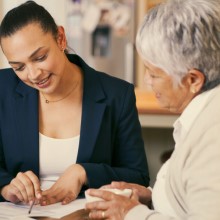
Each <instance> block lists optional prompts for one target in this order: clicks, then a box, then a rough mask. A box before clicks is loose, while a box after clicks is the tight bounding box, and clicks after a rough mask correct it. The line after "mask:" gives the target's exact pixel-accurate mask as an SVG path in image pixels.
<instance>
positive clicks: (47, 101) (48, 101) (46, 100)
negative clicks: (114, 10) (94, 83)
mask: <svg viewBox="0 0 220 220" xmlns="http://www.w3.org/2000/svg"><path fill="white" fill-rule="evenodd" d="M78 84H79V81H78V82H77V83H76V84H75V85H74V86H73V88H72V89H71V90H70V92H69V93H67V94H66V95H65V96H64V97H63V98H61V99H58V100H48V99H47V98H46V97H45V96H44V94H43V92H41V94H42V95H43V97H44V99H45V103H47V104H49V103H50V102H59V101H61V100H63V99H65V98H67V97H68V96H70V94H71V93H72V92H73V91H74V90H75V89H76V87H77V86H78Z"/></svg>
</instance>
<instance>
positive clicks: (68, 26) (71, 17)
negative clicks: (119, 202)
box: [0, 0, 178, 185]
mask: <svg viewBox="0 0 220 220" xmlns="http://www.w3.org/2000/svg"><path fill="white" fill-rule="evenodd" d="M35 1H36V2H37V3H39V4H41V5H43V6H44V7H45V8H46V9H47V10H48V11H49V12H50V13H51V14H52V16H53V17H54V18H55V21H56V23H57V25H62V26H64V28H65V30H66V34H67V40H68V46H69V51H70V53H73V52H74V53H76V54H78V55H80V56H81V57H82V58H83V59H85V61H86V62H87V63H88V64H89V65H91V66H92V67H93V68H95V69H97V70H100V71H104V72H106V73H108V74H111V75H113V76H116V77H118V78H121V79H124V80H126V81H128V82H131V83H133V84H134V85H135V88H136V89H135V92H136V99H137V108H138V112H139V119H140V123H141V126H142V133H143V138H144V143H145V150H146V155H147V158H148V163H149V169H150V175H151V185H153V183H154V181H155V179H156V173H157V171H158V170H159V168H160V166H161V165H162V163H163V162H164V161H165V160H166V158H168V157H169V152H170V151H172V149H173V147H174V141H173V137H172V131H173V126H172V124H173V122H174V121H175V120H176V118H177V117H178V116H177V115H173V114H171V113H169V112H167V111H166V110H164V109H161V108H160V107H159V105H158V103H157V101H156V100H155V98H154V95H153V94H152V92H151V90H150V88H148V87H147V85H145V84H144V80H143V79H144V71H145V70H144V65H143V63H142V61H141V60H140V59H139V57H138V55H137V52H136V49H135V35H136V32H137V29H138V27H139V24H140V22H141V21H142V20H143V18H144V14H145V13H146V11H147V10H149V9H150V8H151V7H154V6H155V5H156V4H158V3H160V2H161V1H162V0H62V1H61V0H46V1H45V0H35ZM23 2H25V0H0V21H1V20H2V18H3V16H4V15H5V14H6V12H7V11H8V10H10V9H11V8H13V7H15V6H17V5H19V4H21V3H23ZM7 67H9V65H8V63H7V61H6V59H5V57H4V55H3V53H2V51H0V68H7Z"/></svg>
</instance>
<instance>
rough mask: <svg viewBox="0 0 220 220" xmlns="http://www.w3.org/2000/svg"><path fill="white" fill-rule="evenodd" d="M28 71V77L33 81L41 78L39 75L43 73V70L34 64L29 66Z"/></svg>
mask: <svg viewBox="0 0 220 220" xmlns="http://www.w3.org/2000/svg"><path fill="white" fill-rule="evenodd" d="M27 71H28V72H27V75H28V78H29V79H30V80H31V81H35V80H37V79H38V78H39V75H40V74H41V70H40V69H39V68H37V67H35V66H33V65H31V66H28V68H27Z"/></svg>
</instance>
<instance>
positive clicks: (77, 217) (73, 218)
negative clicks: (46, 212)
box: [36, 209, 89, 220]
mask: <svg viewBox="0 0 220 220" xmlns="http://www.w3.org/2000/svg"><path fill="white" fill-rule="evenodd" d="M36 219H38V220H57V219H56V218H49V217H45V218H42V217H38V218H36ZM60 219H61V220H89V212H88V211H86V210H85V209H80V210H77V211H75V212H73V213H71V214H69V215H66V216H64V217H62V218H60Z"/></svg>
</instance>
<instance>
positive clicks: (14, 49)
mask: <svg viewBox="0 0 220 220" xmlns="http://www.w3.org/2000/svg"><path fill="white" fill-rule="evenodd" d="M58 32H59V33H58V38H57V40H56V39H54V37H53V35H52V34H51V33H50V32H48V33H44V32H43V30H42V28H41V26H40V25H38V24H37V23H30V24H28V25H27V26H25V27H23V28H21V29H20V30H18V31H16V32H15V33H14V34H12V35H11V36H9V37H5V38H2V40H1V46H2V50H3V52H4V54H5V56H6V58H7V60H8V62H9V64H10V65H11V67H12V68H13V69H14V71H15V73H16V75H17V76H18V77H19V78H20V79H21V80H22V81H23V82H24V83H25V84H27V85H29V86H31V87H33V88H35V89H38V90H41V91H43V92H44V93H51V92H53V91H54V90H56V88H57V87H58V85H59V84H60V82H61V81H62V77H63V73H64V68H65V55H64V53H63V51H62V46H64V48H65V45H63V44H64V43H65V42H64V40H63V38H62V37H64V32H63V29H62V28H58ZM60 37H61V38H60Z"/></svg>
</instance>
